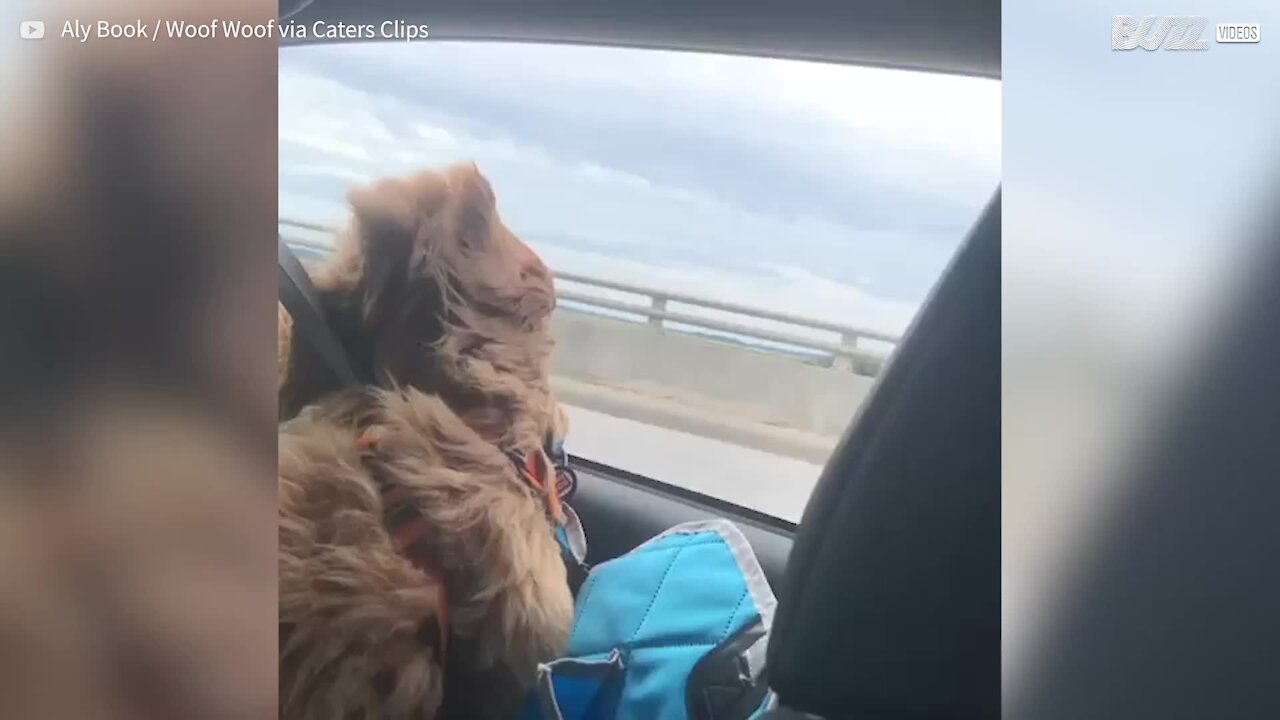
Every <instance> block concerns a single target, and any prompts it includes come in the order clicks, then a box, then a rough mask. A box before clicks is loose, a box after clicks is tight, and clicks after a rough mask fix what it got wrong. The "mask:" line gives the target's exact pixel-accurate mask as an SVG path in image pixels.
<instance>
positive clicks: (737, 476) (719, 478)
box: [566, 406, 822, 521]
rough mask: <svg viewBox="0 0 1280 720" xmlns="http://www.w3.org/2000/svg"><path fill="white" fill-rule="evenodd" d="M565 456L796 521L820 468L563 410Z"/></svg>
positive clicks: (576, 410)
mask: <svg viewBox="0 0 1280 720" xmlns="http://www.w3.org/2000/svg"><path fill="white" fill-rule="evenodd" d="M566 407H568V411H569V437H568V439H567V442H566V445H567V448H568V450H569V452H570V453H572V454H574V455H578V456H580V457H584V458H587V459H590V460H595V461H597V462H601V463H604V464H607V465H612V466H614V467H618V468H621V469H624V470H627V471H629V472H633V473H636V474H639V475H644V476H646V477H650V478H654V479H655V480H661V481H663V482H667V483H671V484H672V485H679V486H681V487H685V488H688V489H690V490H695V491H697V492H700V493H704V494H706V495H710V496H713V497H716V498H720V499H722V500H728V501H729V502H732V503H736V504H738V505H742V506H744V507H748V508H751V509H752V510H759V511H760V512H764V513H768V514H770V515H775V516H777V517H781V518H783V519H786V520H792V521H799V520H800V515H801V514H802V513H803V512H804V506H805V502H806V501H807V500H808V499H809V493H810V491H811V490H813V486H814V483H816V482H817V480H818V474H819V473H820V472H821V471H822V466H821V465H818V464H815V463H811V462H806V461H803V460H796V459H792V458H788V457H782V456H780V455H774V454H771V453H767V452H762V451H760V450H755V449H752V448H748V447H742V446H740V445H734V444H731V443H727V442H723V441H720V440H712V439H709V438H704V437H699V436H697V435H693V434H690V433H686V432H680V431H678V430H669V429H667V428H663V427H658V426H654V425H646V424H644V423H641V422H636V421H634V420H626V419H623V418H618V417H614V416H612V415H606V414H604V413H600V412H595V411H591V410H585V409H582V408H578V407H573V406H566Z"/></svg>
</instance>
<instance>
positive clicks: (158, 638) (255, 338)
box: [0, 0, 277, 720]
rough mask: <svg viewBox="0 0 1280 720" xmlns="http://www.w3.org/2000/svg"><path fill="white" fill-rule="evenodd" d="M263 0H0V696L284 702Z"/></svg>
mask: <svg viewBox="0 0 1280 720" xmlns="http://www.w3.org/2000/svg"><path fill="white" fill-rule="evenodd" d="M275 13H276V7H275V4H274V3H267V2H260V1H255V2H244V1H242V0H237V1H235V2H226V3H221V2H220V3H213V2H200V3H184V4H174V3H159V2H149V3H142V2H128V3H111V4H103V3H96V4H92V5H90V4H75V5H73V4H66V3H64V4H43V3H42V4H35V3H28V2H25V1H24V2H19V3H18V4H17V5H16V6H15V5H14V4H12V3H11V4H9V5H8V6H7V7H6V8H5V9H4V10H0V15H3V18H2V19H3V20H4V22H3V25H4V26H5V27H4V38H5V39H4V40H3V41H0V50H2V51H3V53H4V55H3V57H2V58H0V61H2V62H0V66H3V68H4V70H3V72H4V78H3V81H0V108H4V114H3V117H2V119H0V122H3V128H2V130H3V131H2V132H0V158H3V163H4V164H3V166H2V167H0V388H3V390H2V392H0V717H5V718H14V719H15V720H17V719H18V718H23V719H27V718H31V719H38V718H68V719H70V718H77V719H80V720H88V719H92V718H103V719H108V718H121V719H123V718H140V717H150V718H267V717H274V716H275V715H276V687H277V685H276V664H277V661H276V629H275V625H276V620H275V618H276V600H275V596H276V569H275V568H276V563H275V547H276V540H275V526H276V519H275V492H274V483H273V479H272V478H273V472H274V465H275V432H274V428H275V422H274V420H275V397H274V380H275V379H274V375H273V366H274V356H273V352H274V351H273V350H272V348H273V344H274V339H273V337H274V335H273V332H274V328H273V326H274V324H275V318H274V315H273V313H272V308H273V306H274V305H275V292H276V291H275V267H274V262H273V260H272V252H273V250H272V247H273V243H272V237H271V235H272V234H273V233H274V230H273V226H274V223H275V185H276V174H275V136H276V109H275V108H276V76H275V66H276V47H275V44H274V40H271V39H268V40H265V41H250V40H241V41H220V42H207V41H206V42H202V41H198V40H183V41H169V40H165V39H164V38H160V39H159V40H157V41H155V42H147V41H138V40H114V41H112V40H100V41H97V40H94V41H90V42H87V43H84V44H81V43H78V42H75V41H74V40H69V39H68V40H63V39H61V38H59V37H58V33H59V30H60V28H61V26H62V21H63V19H67V18H79V19H80V20H82V21H85V22H90V21H94V20H98V19H115V20H122V21H130V20H133V19H135V18H143V19H147V18H151V19H152V20H154V19H155V18H156V17H162V18H165V19H175V18H181V17H186V18H190V19H202V20H206V19H208V18H210V17H220V18H233V17H240V18H242V19H246V20H247V19H255V20H265V19H266V18H271V17H274V16H275ZM19 17H21V19H24V20H26V19H36V18H39V19H42V20H44V21H45V23H46V25H47V28H48V33H47V37H46V38H45V39H44V40H40V41H33V40H29V41H19V40H18V39H17V33H16V31H14V28H13V26H14V25H16V24H17V20H18V19H19ZM11 31H13V32H12V33H11ZM229 45H234V47H229Z"/></svg>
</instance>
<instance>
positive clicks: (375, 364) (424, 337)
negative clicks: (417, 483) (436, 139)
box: [285, 163, 555, 443]
mask: <svg viewBox="0 0 1280 720" xmlns="http://www.w3.org/2000/svg"><path fill="white" fill-rule="evenodd" d="M349 200H350V203H351V207H352V212H353V223H352V228H351V231H350V232H349V233H348V234H347V235H346V236H345V237H343V238H341V239H340V243H339V246H338V249H337V252H336V253H335V254H334V256H333V257H332V258H331V259H330V261H329V262H328V263H327V264H325V265H323V266H321V267H319V268H317V269H316V270H315V271H314V272H313V275H314V278H313V279H314V282H315V285H316V287H317V290H318V291H319V292H320V294H321V300H322V302H323V304H324V305H325V306H326V308H325V309H326V312H327V314H328V316H329V319H330V321H331V322H332V323H334V325H335V329H336V330H337V332H338V334H339V336H340V338H341V339H342V340H343V341H344V343H345V345H346V346H347V348H348V349H349V351H350V352H352V353H353V354H354V355H355V360H356V363H357V365H358V366H360V369H362V370H364V371H365V372H366V373H367V374H369V375H370V376H371V377H372V379H373V380H374V381H375V382H376V383H378V384H385V385H401V386H412V387H416V388H418V389H421V390H423V391H425V392H430V393H434V394H439V395H440V396H441V397H443V398H444V399H445V400H446V401H447V402H448V403H449V404H450V406H451V407H453V408H454V409H455V411H456V412H458V413H459V414H460V415H461V416H463V418H464V419H466V420H467V421H468V423H469V424H471V425H472V426H473V427H475V428H476V429H477V430H478V431H479V432H480V433H481V434H482V435H483V436H485V437H486V438H489V439H491V440H492V441H494V442H506V443H511V442H519V441H521V440H525V439H528V438H531V437H536V438H541V437H543V436H545V435H546V434H547V432H549V431H550V429H551V427H552V424H553V422H554V413H555V410H554V406H553V402H552V400H551V397H550V392H549V389H548V382H547V374H548V362H549V358H550V352H551V346H552V340H551V334H550V328H549V325H548V319H549V317H550V315H551V311H552V309H553V308H554V307H555V290H554V286H553V282H552V277H551V273H550V271H549V270H548V269H547V267H546V265H544V264H543V262H542V260H541V259H540V258H539V257H538V255H537V254H536V253H535V252H533V250H532V249H530V248H529V246H528V245H526V244H524V243H523V242H522V241H521V240H520V239H519V238H517V237H516V236H515V235H514V234H513V233H512V232H511V231H510V230H509V229H508V228H507V227H506V226H505V225H504V224H503V223H502V221H501V220H500V219H499V217H498V211H497V204H496V201H495V198H494V194H493V189H492V188H491V187H490V185H489V182H488V181H487V180H486V179H485V178H484V176H483V175H481V174H480V171H479V170H478V169H477V168H476V166H475V165H474V164H470V163H467V164H460V165H453V166H451V167H448V168H446V169H444V170H443V171H439V172H422V173H419V174H417V175H413V176H411V177H408V178H403V179H393V180H383V181H380V182H377V183H374V184H373V185H370V186H367V187H362V188H358V189H356V190H353V191H352V192H351V193H350V196H349ZM295 345H296V343H295ZM305 364H306V361H305V360H304V359H303V358H301V357H294V358H293V363H292V365H293V367H292V369H291V374H292V375H295V376H296V377H293V378H291V379H290V381H289V382H288V383H286V385H289V384H292V385H294V386H295V387H294V388H293V391H294V392H293V393H285V395H291V396H292V397H293V399H294V404H295V405H301V404H305V403H306V402H310V401H311V400H314V399H315V398H314V397H310V398H303V397H301V396H303V395H305V394H306V393H305V392H299V389H300V387H301V386H305V385H306V384H307V378H306V377H305V376H306V374H307V368H305V367H300V366H301V365H305ZM299 400H301V402H298V401H299ZM295 409H296V408H295Z"/></svg>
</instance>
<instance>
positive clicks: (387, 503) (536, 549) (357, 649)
mask: <svg viewBox="0 0 1280 720" xmlns="http://www.w3.org/2000/svg"><path fill="white" fill-rule="evenodd" d="M350 201H351V205H352V209H353V214H354V221H353V227H352V230H351V231H350V232H349V233H348V234H347V235H346V236H345V237H343V238H340V240H339V246H338V249H337V251H336V252H335V254H334V256H333V257H332V258H331V259H330V260H329V261H328V262H327V263H325V264H324V265H323V266H321V267H319V268H316V269H314V270H312V272H311V274H312V276H313V278H314V282H315V285H316V287H317V291H318V293H319V295H320V299H321V303H322V305H323V306H324V308H325V312H326V314H327V316H328V320H329V322H330V323H331V325H333V326H334V328H335V331H336V332H337V334H338V335H339V337H340V339H341V340H342V341H343V342H344V344H345V345H346V347H347V348H349V349H350V350H351V351H352V352H353V354H354V355H355V358H354V360H355V362H356V363H357V364H358V365H360V366H361V367H360V370H361V371H363V372H366V373H368V374H369V375H370V376H371V377H373V378H376V383H377V385H378V386H379V387H378V388H373V387H370V388H365V389H362V390H357V391H354V392H343V393H338V394H332V393H331V392H330V391H332V390H337V389H338V388H337V387H336V386H334V385H333V384H332V381H331V380H330V379H329V378H328V377H327V376H326V375H325V373H324V369H323V368H322V366H321V365H320V363H319V361H318V359H317V358H316V357H314V356H313V355H311V354H310V353H309V352H308V351H307V349H306V347H305V346H304V345H303V344H302V343H300V342H299V340H298V338H296V337H290V335H291V333H289V332H288V331H289V328H288V327H286V326H285V314H284V313H282V318H281V319H282V325H281V338H282V342H287V343H288V345H289V347H288V351H287V352H282V353H281V368H282V375H283V377H284V380H283V382H282V386H281V392H280V398H281V414H282V418H283V419H287V418H290V417H291V416H292V415H293V414H294V413H295V412H297V411H298V409H299V408H302V407H304V406H308V405H310V407H307V408H306V410H305V411H303V412H302V413H301V414H299V415H298V416H297V417H296V418H293V419H288V420H287V422H284V423H283V424H282V425H281V428H280V633H281V638H280V716H281V717H282V718H298V719H301V718H308V719H317V718H333V719H334V720H353V719H354V720H359V719H364V718H367V719H368V720H374V719H375V718H377V719H381V718H436V717H440V718H445V717H448V718H503V719H504V720H505V718H509V717H511V716H512V714H513V713H514V711H515V709H516V707H517V704H518V701H519V700H520V698H521V697H522V695H523V693H524V691H525V689H526V688H527V687H528V685H529V684H530V683H531V681H532V679H533V675H534V672H535V670H536V665H537V663H538V662H539V661H545V660H548V659H551V658H553V657H555V656H556V655H557V654H558V653H560V652H561V651H562V650H563V647H564V644H565V642H566V640H567V637H568V631H569V626H570V623H571V621H572V615H573V601H572V598H571V596H570V592H569V588H568V584H567V581H566V575H565V569H564V565H563V562H562V561H561V559H560V552H559V548H558V546H557V544H556V541H555V539H554V537H553V535H552V525H551V517H550V516H551V514H552V513H551V512H550V511H549V510H548V509H547V507H546V506H545V505H544V498H543V497H541V495H540V494H539V493H538V492H537V491H535V490H534V489H533V488H531V487H530V486H529V485H528V484H527V483H526V482H525V481H524V480H522V479H521V477H520V476H519V475H518V474H517V472H516V470H515V468H514V466H513V464H512V462H511V460H510V459H509V458H508V456H507V455H506V454H505V452H504V451H508V450H519V451H521V452H523V453H525V454H526V455H529V454H534V453H541V452H542V448H543V445H544V441H545V439H546V437H547V436H548V434H549V433H552V432H553V431H556V430H557V427H556V426H558V425H559V423H561V422H562V421H563V418H562V416H561V415H560V414H559V413H558V411H557V408H556V406H555V402H554V400H553V398H552V395H551V392H550V389H549V385H548V362H549V357H550V351H551V347H552V340H551V336H550V331H549V327H548V319H549V316H550V314H551V310H552V309H553V307H554V304H555V294H554V289H553V286H552V280H551V275H550V272H549V271H548V270H547V268H546V266H545V265H543V264H542V262H541V260H539V259H538V257H537V255H535V254H534V253H533V252H532V251H531V250H530V249H529V248H528V247H527V246H525V245H524V244H523V243H522V242H520V240H518V239H517V238H516V237H515V236H514V235H512V234H511V232H510V231H509V230H507V228H506V227H505V226H504V225H503V224H502V223H501V221H499V219H498V216H497V211H496V207H495V201H494V196H493V192H492V190H491V189H490V187H489V184H488V182H487V181H486V180H485V179H484V178H483V177H482V176H481V175H480V173H479V171H478V170H477V169H476V168H475V166H474V165H461V166H453V167H450V168H448V169H446V170H445V171H443V172H440V173H434V172H427V173H422V174H419V175H416V176H413V177H411V178H408V179H405V180H388V181H383V182H379V183H377V184H375V185H373V186H372V187H368V188H363V189H359V190H356V191H354V192H352V193H351V195H350ZM317 400H318V402H317ZM388 487H390V488H394V490H393V492H394V493H395V494H396V497H397V499H396V500H395V502H394V503H393V502H392V501H391V500H388V497H390V496H389V495H388V494H387V488H388ZM401 502H404V503H406V504H408V505H410V506H411V507H412V508H414V509H416V511H417V512H418V513H419V514H420V518H419V519H421V520H425V522H424V523H422V529H423V531H422V533H421V534H420V536H416V537H415V542H414V544H413V546H412V547H413V549H414V552H412V553H409V552H406V551H404V550H403V548H402V547H401V546H398V545H397V543H396V541H395V539H393V535H394V533H392V532H389V531H388V526H387V520H386V518H385V517H384V514H385V512H386V510H387V509H388V507H394V506H396V504H397V503H401ZM401 545H403V544H401ZM409 555H412V560H411V559H410V557H409ZM415 561H416V562H415ZM442 627H444V628H447V629H445V630H444V633H445V635H444V637H441V632H440V629H441V628H442Z"/></svg>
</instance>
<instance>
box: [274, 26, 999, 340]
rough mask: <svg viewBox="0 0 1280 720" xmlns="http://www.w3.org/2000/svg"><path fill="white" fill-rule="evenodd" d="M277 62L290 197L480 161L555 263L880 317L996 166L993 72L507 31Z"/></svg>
mask: <svg viewBox="0 0 1280 720" xmlns="http://www.w3.org/2000/svg"><path fill="white" fill-rule="evenodd" d="M280 68H281V70H280V73H281V75H280V123H281V140H282V142H281V162H280V165H281V172H282V181H281V182H282V195H281V207H282V212H283V211H284V208H285V207H286V206H288V207H289V208H291V209H295V208H296V209H298V210H299V211H301V210H303V209H309V210H310V211H312V212H321V213H322V214H324V215H325V216H327V217H340V216H341V210H340V209H339V208H340V207H341V198H342V195H343V192H344V191H345V187H346V185H348V184H350V182H352V181H357V180H358V179H359V178H363V177H370V176H372V177H378V176H384V175H388V174H396V173H403V172H407V171H410V170H414V169H418V168H421V167H424V166H438V165H441V164H444V163H447V162H452V161H456V160H472V159H473V160H475V161H477V162H478V164H479V165H480V167H481V168H482V169H483V170H484V172H485V173H486V174H487V175H488V176H489V177H490V179H491V180H492V181H493V183H494V185H495V188H496V189H497V191H498V198H499V205H500V209H501V212H502V214H503V217H504V219H505V220H506V221H507V222H508V224H509V225H511V226H512V227H513V229H515V230H516V232H518V233H519V234H520V235H521V236H522V237H525V238H526V239H528V240H529V241H530V242H531V243H532V244H533V245H534V246H535V247H536V248H537V249H538V250H539V251H540V252H543V253H544V254H546V255H548V256H555V257H556V258H557V260H555V262H559V263H565V264H569V265H572V266H573V267H576V268H577V269H579V271H586V270H587V269H588V268H589V267H590V268H594V269H595V271H599V272H604V273H610V272H623V271H624V268H626V269H625V273H626V274H627V276H628V277H629V278H632V279H634V278H633V276H640V277H647V278H649V279H655V278H656V279H660V280H662V281H663V282H670V281H674V280H672V279H678V280H679V281H680V282H687V283H690V285H689V286H688V287H687V288H686V289H689V288H700V289H706V290H708V291H711V292H716V293H722V294H724V299H732V300H740V301H748V300H749V301H752V302H753V303H754V304H762V303H764V304H768V305H770V306H781V305H784V304H785V305H786V306H787V308H788V309H789V310H790V311H792V312H796V313H802V314H808V315H814V316H819V317H828V316H838V315H845V314H846V313H845V312H844V310H845V309H846V308H848V307H854V306H856V307H858V308H861V309H860V310H857V312H860V313H863V314H864V315H865V318H864V320H865V321H866V322H869V323H873V324H882V325H883V326H884V327H886V328H888V327H893V328H898V327H900V326H904V325H905V319H904V318H906V319H909V317H910V315H911V314H912V312H914V308H915V307H916V306H918V304H919V302H920V301H921V300H922V299H923V297H924V296H925V294H926V293H927V291H928V289H929V288H930V287H931V286H932V284H933V282H934V281H935V280H936V278H937V276H938V274H939V273H940V272H941V270H942V268H943V267H944V266H945V264H946V262H947V260H948V259H949V257H950V256H951V254H952V253H954V250H955V248H956V247H957V246H958V244H959V241H960V239H961V238H962V236H963V234H964V232H965V230H966V229H967V227H968V225H969V223H971V222H972V220H973V219H974V218H975V217H976V215H977V212H978V209H979V208H980V206H981V204H982V203H983V202H985V200H986V199H987V197H988V196H989V195H990V193H991V191H992V190H993V189H994V187H995V185H996V183H997V182H998V179H999V163H1000V158H999V137H1000V122H999V107H1000V97H999V85H998V84H997V83H992V82H990V81H984V80H971V79H965V78H936V77H931V76H928V75H921V74H917V73H905V72H898V71H886V70H873V69H863V68H849V67H835V66H824V65H819V64H814V63H803V62H796V61H783V60H769V59H760V58H742V57H728V56H716V55H702V54H693V53H675V52H665V51H643V50H626V49H608V48H587V47H573V46H535V45H524V44H511V43H425V44H412V45H401V44H397V45H380V44H355V45H352V46H317V47H305V48H288V49H285V50H283V51H282V52H281V62H280ZM307 198H309V200H307ZM304 206H307V207H304ZM321 206H323V207H321ZM618 258H626V259H627V260H628V261H630V262H632V263H638V264H639V265H640V266H642V268H643V269H641V268H639V267H631V266H629V265H626V263H622V264H619V263H617V262H612V260H617V259H618ZM606 260H610V262H606ZM780 268H789V269H788V270H787V271H786V272H780V271H779V269H780ZM563 269H569V268H567V267H566V268H563ZM620 279H621V278H620ZM869 279H874V287H873V286H871V285H870V282H869ZM673 289H675V288H673ZM730 296H732V297H730ZM765 298H767V302H766V301H765ZM881 300H882V301H883V302H884V303H886V305H885V306H884V307H885V308H886V309H885V311H884V312H881V310H880V309H877V308H878V307H879V306H878V305H877V302H880V301H881ZM845 303H849V305H847V306H846V305H845ZM890 308H891V309H890Z"/></svg>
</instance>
